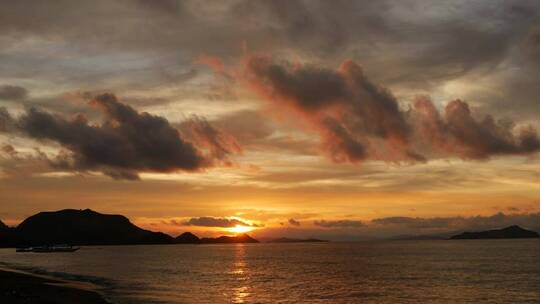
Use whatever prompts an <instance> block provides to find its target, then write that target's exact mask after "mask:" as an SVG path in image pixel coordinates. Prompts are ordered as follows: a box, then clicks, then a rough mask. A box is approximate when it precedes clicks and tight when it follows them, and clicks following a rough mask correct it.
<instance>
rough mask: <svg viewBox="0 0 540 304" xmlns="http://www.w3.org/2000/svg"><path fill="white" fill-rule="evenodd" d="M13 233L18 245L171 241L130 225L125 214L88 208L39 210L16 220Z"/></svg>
mask: <svg viewBox="0 0 540 304" xmlns="http://www.w3.org/2000/svg"><path fill="white" fill-rule="evenodd" d="M14 233H15V235H16V237H17V239H18V244H19V245H21V244H24V245H36V244H58V243H68V244H73V245H122V244H170V243H173V241H174V240H173V238H172V237H171V236H169V235H167V234H164V233H161V232H152V231H148V230H144V229H142V228H139V227H137V226H135V225H133V224H132V223H131V222H130V221H129V220H128V219H127V218H126V217H125V216H122V215H108V214H101V213H98V212H95V211H92V210H90V209H86V210H74V209H66V210H61V211H54V212H40V213H38V214H36V215H33V216H31V217H29V218H27V219H26V220H24V221H23V222H22V223H20V224H19V225H18V226H17V227H16V228H15V231H14Z"/></svg>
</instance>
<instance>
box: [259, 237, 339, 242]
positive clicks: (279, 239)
mask: <svg viewBox="0 0 540 304" xmlns="http://www.w3.org/2000/svg"><path fill="white" fill-rule="evenodd" d="M324 242H328V240H320V239H292V238H286V237H282V238H276V239H269V240H267V241H266V243H324Z"/></svg>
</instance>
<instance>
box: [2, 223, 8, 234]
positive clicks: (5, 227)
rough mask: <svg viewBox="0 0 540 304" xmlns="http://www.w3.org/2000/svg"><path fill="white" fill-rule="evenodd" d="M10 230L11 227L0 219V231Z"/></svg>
mask: <svg viewBox="0 0 540 304" xmlns="http://www.w3.org/2000/svg"><path fill="white" fill-rule="evenodd" d="M8 230H9V227H8V226H7V225H6V224H4V222H2V221H0V233H5V232H7V231H8Z"/></svg>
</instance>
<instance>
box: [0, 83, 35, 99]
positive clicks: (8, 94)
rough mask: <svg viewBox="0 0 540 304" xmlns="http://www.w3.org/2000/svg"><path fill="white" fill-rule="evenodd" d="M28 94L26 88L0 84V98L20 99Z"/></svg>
mask: <svg viewBox="0 0 540 304" xmlns="http://www.w3.org/2000/svg"><path fill="white" fill-rule="evenodd" d="M27 96H28V90H26V89H25V88H23V87H19V86H12V85H0V99H4V100H21V99H24V98H26V97H27Z"/></svg>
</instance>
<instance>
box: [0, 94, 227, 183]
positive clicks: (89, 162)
mask: <svg viewBox="0 0 540 304" xmlns="http://www.w3.org/2000/svg"><path fill="white" fill-rule="evenodd" d="M89 104H90V105H91V106H93V107H95V108H97V109H99V110H100V111H101V113H102V114H103V116H104V117H103V122H102V123H101V124H92V123H90V122H88V120H87V119H86V117H85V116H83V115H82V114H78V115H75V116H74V117H73V118H71V119H66V118H64V117H62V116H59V115H54V114H50V113H47V112H43V111H41V110H38V109H36V108H29V109H27V110H26V112H25V113H24V114H23V115H21V116H20V117H18V118H16V119H15V118H12V117H11V116H10V115H9V113H7V111H5V110H0V130H3V131H10V130H11V131H12V132H18V133H21V134H23V135H25V136H27V137H30V138H33V139H37V140H50V141H54V142H57V143H59V144H60V145H61V146H62V147H63V148H64V149H65V150H66V151H67V153H66V152H65V151H64V152H62V153H60V154H59V155H58V156H57V157H56V158H55V159H53V160H51V164H53V165H54V166H55V167H57V168H60V169H69V170H76V171H81V172H84V171H88V170H98V171H101V172H102V173H104V174H106V175H108V176H110V177H112V178H115V179H128V180H133V179H138V178H139V175H138V174H139V172H163V173H167V172H176V171H197V170H200V169H202V168H205V167H208V166H210V165H211V164H212V163H213V158H223V157H224V155H225V154H226V153H228V152H229V151H228V150H226V149H225V147H224V146H223V143H222V142H221V141H211V140H215V138H213V137H212V136H215V135H216V134H215V133H211V132H213V131H215V130H214V129H212V127H211V126H210V125H209V124H208V123H206V122H205V120H203V119H199V121H198V122H199V123H200V124H201V126H202V128H201V129H200V130H199V131H200V133H201V134H200V136H201V138H202V139H201V141H203V140H207V141H208V142H204V143H205V144H206V145H207V146H210V148H211V149H214V150H213V151H212V153H211V155H209V157H205V156H203V154H202V152H201V150H199V148H198V147H196V146H195V145H194V144H193V143H191V142H188V141H186V140H185V139H184V138H182V137H181V136H180V133H179V131H178V130H177V129H175V128H174V127H172V126H171V125H170V124H169V122H168V121H167V120H166V119H165V118H162V117H159V116H155V115H151V114H149V113H146V112H142V113H139V112H137V111H136V110H135V109H133V108H132V107H130V106H128V105H126V104H123V103H121V102H120V101H119V100H118V99H117V98H116V96H115V95H113V94H102V95H99V96H96V97H95V98H93V99H92V100H91V101H90V103H89ZM205 132H206V133H205ZM204 136H206V137H204ZM212 145H215V147H214V146H212ZM219 149H221V150H219Z"/></svg>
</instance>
